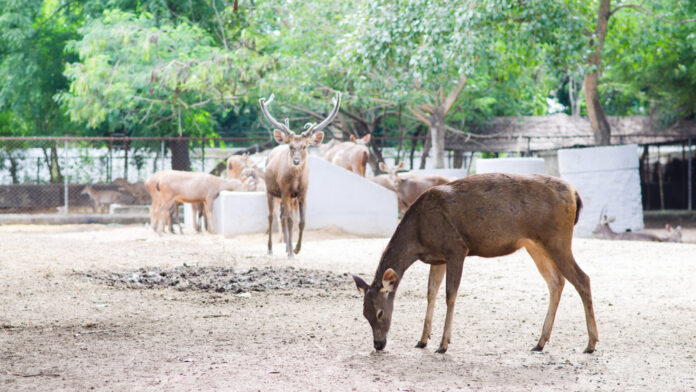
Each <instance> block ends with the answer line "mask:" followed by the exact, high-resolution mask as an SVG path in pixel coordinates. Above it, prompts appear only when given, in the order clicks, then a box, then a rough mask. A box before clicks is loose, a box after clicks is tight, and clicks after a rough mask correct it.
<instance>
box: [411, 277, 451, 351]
mask: <svg viewBox="0 0 696 392" xmlns="http://www.w3.org/2000/svg"><path fill="white" fill-rule="evenodd" d="M446 270H447V268H446V265H445V264H432V265H431V266H430V275H429V276H428V308H427V310H426V311H425V321H424V322H423V334H422V335H421V338H420V340H419V341H418V343H416V347H417V348H424V347H425V346H426V345H427V344H428V339H430V333H431V332H432V330H433V312H434V311H435V298H436V297H437V292H438V290H439V289H440V285H441V284H442V279H444V277H445V271H446Z"/></svg>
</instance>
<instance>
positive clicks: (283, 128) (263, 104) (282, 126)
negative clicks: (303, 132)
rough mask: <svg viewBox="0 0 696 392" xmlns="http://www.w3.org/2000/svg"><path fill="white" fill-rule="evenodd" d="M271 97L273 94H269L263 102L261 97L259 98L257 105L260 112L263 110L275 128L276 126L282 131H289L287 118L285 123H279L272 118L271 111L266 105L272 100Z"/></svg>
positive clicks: (273, 96)
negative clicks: (259, 106)
mask: <svg viewBox="0 0 696 392" xmlns="http://www.w3.org/2000/svg"><path fill="white" fill-rule="evenodd" d="M273 98H275V95H273V94H271V96H270V97H269V98H268V102H265V100H264V99H263V98H261V99H259V105H261V112H263V115H264V116H265V117H266V119H267V120H268V121H269V122H270V123H271V125H273V126H274V127H275V128H278V129H279V130H280V131H282V132H283V133H286V134H287V133H290V127H289V124H288V121H287V119H286V123H285V124H281V123H280V121H278V120H276V119H275V118H273V116H271V113H269V112H268V108H267V107H266V105H269V104H270V103H271V102H273Z"/></svg>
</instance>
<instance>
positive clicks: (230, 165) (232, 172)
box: [227, 154, 254, 180]
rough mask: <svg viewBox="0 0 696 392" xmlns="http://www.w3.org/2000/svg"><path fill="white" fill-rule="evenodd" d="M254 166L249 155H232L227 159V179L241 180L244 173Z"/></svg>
mask: <svg viewBox="0 0 696 392" xmlns="http://www.w3.org/2000/svg"><path fill="white" fill-rule="evenodd" d="M253 166H254V164H253V162H251V160H250V159H249V154H242V155H232V156H231V157H229V158H227V178H234V179H237V180H239V179H241V178H242V176H241V174H242V171H243V170H244V169H246V168H248V167H253Z"/></svg>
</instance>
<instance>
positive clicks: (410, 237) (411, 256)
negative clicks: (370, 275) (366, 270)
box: [372, 215, 418, 286]
mask: <svg viewBox="0 0 696 392" xmlns="http://www.w3.org/2000/svg"><path fill="white" fill-rule="evenodd" d="M409 217H410V216H409V215H407V216H405V217H404V218H403V219H402V220H401V223H399V226H397V228H396V231H394V235H393V236H392V238H391V240H389V244H387V247H386V248H385V249H384V252H383V253H382V259H381V260H380V261H379V265H378V266H377V273H376V274H375V279H374V281H373V282H372V285H373V286H379V285H381V284H382V276H383V275H384V271H386V270H387V269H389V268H391V269H393V270H394V272H396V274H397V275H398V276H399V281H401V278H402V277H403V276H404V272H406V270H407V269H408V268H409V267H410V266H411V265H412V264H413V263H414V262H415V261H416V260H418V256H417V248H416V241H417V236H416V235H415V234H416V233H415V225H413V224H409V221H410V220H411V219H408V218H409ZM397 285H398V283H397Z"/></svg>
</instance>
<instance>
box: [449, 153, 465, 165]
mask: <svg viewBox="0 0 696 392" xmlns="http://www.w3.org/2000/svg"><path fill="white" fill-rule="evenodd" d="M463 165H464V151H459V150H455V151H454V162H452V166H453V167H454V168H455V169H461V168H462V166H463Z"/></svg>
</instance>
